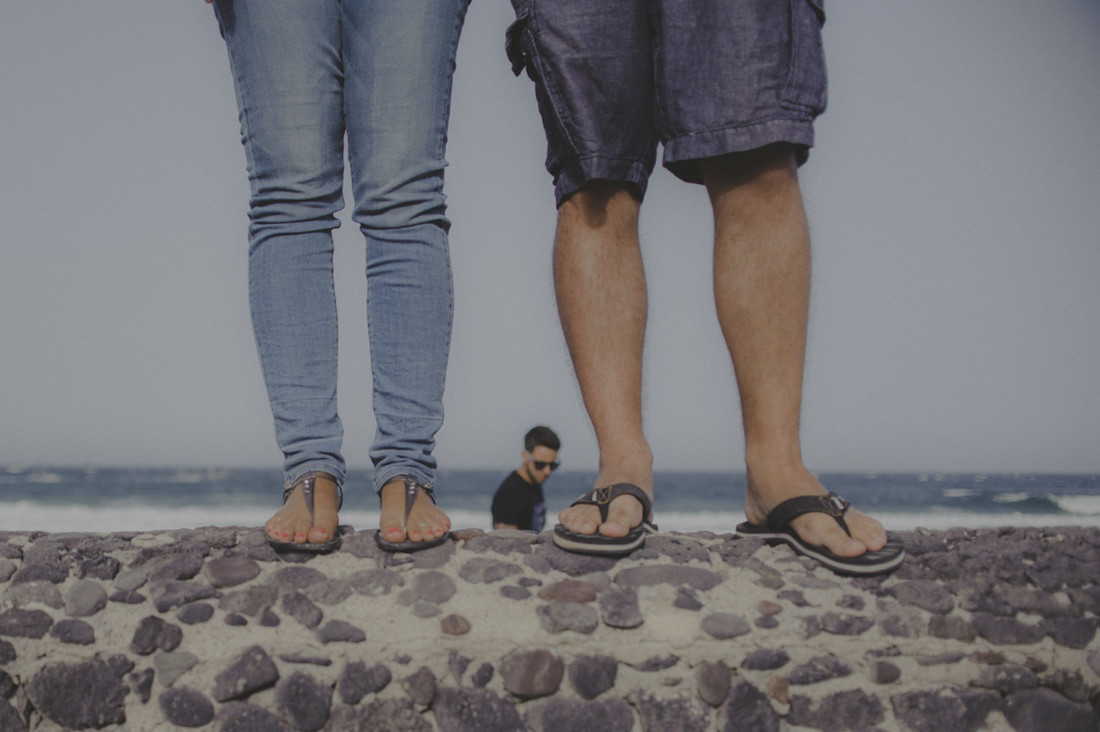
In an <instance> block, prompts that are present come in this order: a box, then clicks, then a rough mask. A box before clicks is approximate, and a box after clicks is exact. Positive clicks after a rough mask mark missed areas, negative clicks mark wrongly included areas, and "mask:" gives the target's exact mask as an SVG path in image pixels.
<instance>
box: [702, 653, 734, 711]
mask: <svg viewBox="0 0 1100 732" xmlns="http://www.w3.org/2000/svg"><path fill="white" fill-rule="evenodd" d="M732 678H733V673H732V672H731V671H730V667H729V666H727V665H726V664H724V663H722V662H721V661H717V662H716V663H701V664H699V666H697V667H696V669H695V690H696V692H697V693H698V694H699V698H700V699H702V700H703V701H705V702H706V703H707V704H709V705H710V706H712V707H720V706H722V702H724V701H726V697H728V696H729V693H730V681H731V680H732Z"/></svg>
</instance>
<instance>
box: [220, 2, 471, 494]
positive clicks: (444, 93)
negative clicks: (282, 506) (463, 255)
mask: <svg viewBox="0 0 1100 732" xmlns="http://www.w3.org/2000/svg"><path fill="white" fill-rule="evenodd" d="M468 3H469V0H400V1H399V2H377V1H369V0H360V1H356V2H352V1H350V0H345V1H344V2H341V1H340V0H216V3H215V12H216V14H217V17H218V22H219V25H220V27H221V32H222V36H223V38H224V39H225V42H226V46H227V47H228V50H229V59H230V65H231V67H232V71H233V77H234V82H235V87H236V93H237V102H238V106H239V109H240V121H241V138H242V142H243V143H244V147H245V154H246V159H247V164H248V177H249V181H250V183H251V191H252V195H251V198H250V201H249V206H250V210H249V220H250V225H249V250H248V251H249V291H250V302H251V308H252V322H253V329H254V331H255V336H256V343H257V347H258V351H259V355H260V364H261V368H262V370H263V376H264V382H265V384H266V386H267V392H268V397H269V399H270V402H271V410H272V413H273V415H274V418H275V437H276V441H277V443H278V445H279V448H280V449H281V450H282V452H283V455H284V473H285V477H286V480H287V483H288V484H290V483H293V482H294V481H296V480H297V479H298V478H299V477H301V476H302V475H304V474H305V473H307V472H309V471H311V470H324V471H327V472H329V473H332V474H333V475H334V476H336V477H337V478H339V479H340V480H341V481H343V478H344V474H345V461H344V458H343V456H342V455H341V441H342V439H343V428H342V425H341V423H340V418H339V416H338V414H337V409H336V366H337V321H336V296H335V292H334V288H333V276H332V266H333V262H332V253H333V243H332V230H333V229H335V228H336V227H337V226H338V225H339V222H338V220H337V218H336V212H337V211H339V210H340V209H341V208H342V207H343V205H344V200H343V182H344V170H343V160H344V139H345V136H346V139H347V149H348V160H349V161H350V165H351V178H352V194H353V197H354V209H353V214H352V218H353V220H354V221H355V222H356V223H357V224H359V227H360V229H361V231H362V232H363V235H364V237H365V238H366V248H367V256H366V259H367V266H366V275H367V313H368V328H369V331H370V348H371V377H372V379H373V407H374V414H375V420H376V422H377V425H378V430H377V433H376V435H375V438H374V443H373V444H372V446H371V449H370V456H371V460H372V462H373V463H374V465H375V471H374V482H375V488H376V489H378V488H381V486H382V485H383V484H384V483H385V482H386V481H388V480H390V479H391V478H393V477H395V476H397V475H411V476H412V477H414V478H416V479H417V480H419V481H421V482H422V483H425V484H429V485H430V484H432V483H433V482H434V479H435V469H436V461H435V458H434V457H433V456H432V450H433V448H434V446H435V434H436V432H437V431H438V429H439V427H440V426H441V425H442V423H443V384H444V377H445V374H446V368H447V356H448V353H449V349H450V337H451V320H452V310H453V298H452V284H451V264H450V253H449V249H448V244H447V232H448V229H449V227H450V223H449V221H448V220H447V218H446V205H445V197H444V195H443V169H444V167H445V166H446V161H445V160H444V151H445V147H446V141H447V122H448V118H449V114H450V98H451V78H452V75H453V72H454V63H455V50H456V47H457V45H458V38H459V34H460V32H461V29H462V23H463V20H464V18H465V14H466V8H467V6H468Z"/></svg>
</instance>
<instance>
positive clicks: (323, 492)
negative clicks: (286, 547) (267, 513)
mask: <svg viewBox="0 0 1100 732" xmlns="http://www.w3.org/2000/svg"><path fill="white" fill-rule="evenodd" d="M311 476H312V479H313V518H312V521H311V520H310V515H309V508H308V506H306V501H305V498H304V496H303V495H302V485H303V483H304V482H305V481H306V480H308V479H310V478H311ZM339 510H340V489H339V487H338V486H337V484H336V479H335V478H333V477H332V476H331V475H329V474H328V473H321V472H315V473H308V474H306V475H305V476H303V477H302V478H300V479H299V480H298V482H297V483H295V484H294V488H293V489H292V490H291V492H290V495H288V496H287V498H286V501H285V502H284V503H283V507H282V508H280V509H279V510H278V511H276V512H275V515H274V516H272V517H271V518H270V519H268V521H267V523H266V524H264V533H266V534H267V536H268V538H270V539H271V540H272V541H275V542H280V543H283V544H305V543H307V542H309V543H314V544H324V543H325V542H327V541H331V540H332V538H333V537H334V536H336V530H337V527H338V525H339V517H338V515H337V512H338V511H339Z"/></svg>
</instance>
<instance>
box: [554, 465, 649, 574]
mask: <svg viewBox="0 0 1100 732" xmlns="http://www.w3.org/2000/svg"><path fill="white" fill-rule="evenodd" d="M619 496H633V497H634V498H636V499H637V500H638V503H640V504H642V517H643V518H642V523H640V524H639V525H637V526H635V527H634V528H633V529H631V530H630V532H629V533H628V534H627V535H626V536H618V537H614V536H604V535H603V534H601V533H599V532H598V531H597V532H596V533H594V534H578V533H577V532H575V531H570V530H569V529H567V528H565V527H564V526H562V525H561V524H558V525H557V526H555V527H554V543H555V544H557V545H558V546H559V547H561V548H562V549H564V550H566V551H568V552H576V553H578V554H595V555H598V556H605V557H616V556H626V555H627V554H630V553H631V552H632V551H634V550H635V549H638V548H640V547H641V546H643V545H644V544H645V538H646V535H647V534H652V533H654V532H656V531H657V526H656V525H655V524H653V523H652V522H651V520H650V519H651V518H652V514H653V502H652V501H650V500H649V496H647V495H646V494H645V491H643V490H642V489H641V488H639V487H638V486H636V485H634V484H633V483H616V484H615V485H612V486H607V487H606V488H593V489H592V490H590V491H588V492H587V493H585V494H584V495H583V496H581V497H580V498H578V499H577V500H575V501H573V503H571V504H570V507H572V506H596V507H597V508H599V509H600V522H601V523H602V522H604V521H607V510H608V506H610V505H611V501H613V500H615V499H616V498H618V497H619Z"/></svg>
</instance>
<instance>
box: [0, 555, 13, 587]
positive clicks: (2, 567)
mask: <svg viewBox="0 0 1100 732" xmlns="http://www.w3.org/2000/svg"><path fill="white" fill-rule="evenodd" d="M15 570H16V566H15V562H13V561H11V560H10V559H3V558H0V582H7V581H8V580H9V579H11V576H12V575H13V574H15Z"/></svg>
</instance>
